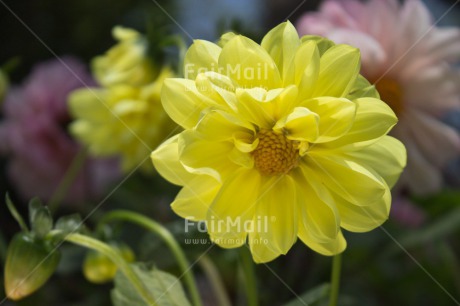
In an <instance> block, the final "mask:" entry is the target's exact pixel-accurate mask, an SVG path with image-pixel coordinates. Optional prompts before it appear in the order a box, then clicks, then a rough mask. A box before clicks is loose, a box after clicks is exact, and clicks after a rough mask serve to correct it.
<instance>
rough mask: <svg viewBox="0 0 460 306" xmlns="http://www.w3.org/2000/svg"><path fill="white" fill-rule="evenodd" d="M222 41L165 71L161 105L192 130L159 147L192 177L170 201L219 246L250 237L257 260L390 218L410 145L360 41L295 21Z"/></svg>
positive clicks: (325, 245) (160, 162) (160, 161)
mask: <svg viewBox="0 0 460 306" xmlns="http://www.w3.org/2000/svg"><path fill="white" fill-rule="evenodd" d="M220 44H221V46H222V47H220V46H218V45H216V44H213V43H211V42H208V41H202V40H196V41H195V42H194V43H193V45H192V46H191V47H190V48H189V50H188V52H187V54H186V57H185V67H184V68H185V69H184V72H185V76H186V78H185V79H181V78H174V79H166V80H165V82H164V87H163V90H162V94H161V99H162V103H163V106H164V108H165V110H166V112H167V113H168V114H169V116H171V118H172V119H173V120H174V121H175V122H176V123H178V124H179V125H181V126H182V127H183V128H184V129H185V130H184V131H183V132H182V133H180V134H179V135H176V136H174V137H172V138H170V139H169V140H168V141H166V142H165V143H163V144H162V145H161V146H160V147H159V148H158V149H156V150H155V151H154V152H153V153H152V155H151V156H152V160H153V163H154V165H155V167H156V169H157V170H158V172H159V173H160V174H162V175H163V176H164V177H165V178H166V179H167V180H169V181H170V182H172V183H174V184H177V185H181V186H183V188H182V190H181V191H180V192H179V194H178V195H177V197H176V199H175V201H174V202H173V203H172V208H173V210H174V211H175V212H176V213H177V214H179V215H180V216H182V217H184V218H187V219H190V220H195V221H205V222H206V226H207V230H208V233H209V235H210V237H211V239H212V240H213V241H214V242H215V243H217V244H219V245H220V246H222V247H226V248H233V247H239V246H241V245H243V244H244V243H246V240H247V241H248V243H249V246H250V249H251V252H252V254H253V258H254V260H255V261H256V262H267V261H270V260H273V259H274V258H276V257H277V256H279V255H280V254H286V253H287V252H288V250H289V249H290V248H291V246H292V245H293V244H294V242H295V241H296V239H297V237H299V238H300V240H302V241H303V242H304V243H305V244H306V245H307V246H309V247H310V248H312V249H313V250H315V251H316V252H319V253H321V254H324V255H334V254H337V253H340V252H342V251H343V250H344V249H345V248H346V241H345V239H344V237H343V235H342V231H341V228H344V229H346V230H349V231H353V232H366V231H369V230H372V229H373V228H375V227H377V226H379V225H380V224H382V223H383V222H384V221H385V220H386V219H387V217H388V213H389V210H390V203H391V194H390V191H389V188H390V187H392V186H393V185H394V184H395V182H396V180H397V179H398V177H399V175H400V173H401V171H402V169H403V167H404V166H405V163H406V151H405V148H404V146H403V145H402V144H401V143H400V142H399V141H398V140H396V139H394V138H392V137H390V136H387V133H388V132H389V130H390V129H391V128H392V127H393V126H394V125H395V124H396V122H397V118H396V116H395V114H394V113H393V111H392V110H391V108H390V107H389V106H387V105H386V104H385V103H384V102H382V101H381V100H380V99H379V96H378V93H377V92H376V91H375V89H374V87H373V86H371V85H370V84H369V82H367V81H366V80H365V79H364V78H363V77H362V76H360V75H359V68H360V64H359V63H360V54H359V51H358V49H356V48H353V47H350V46H348V45H335V44H333V43H332V42H331V41H329V40H327V39H323V38H320V37H316V36H304V37H302V38H300V39H299V36H298V34H297V32H296V30H295V28H294V27H293V26H292V24H291V23H289V22H285V23H283V24H281V25H279V26H277V27H276V28H274V29H273V30H271V31H270V32H269V33H268V34H267V35H266V36H265V37H264V39H263V40H262V43H261V45H259V44H257V43H255V42H254V41H252V40H250V39H248V38H246V37H244V36H240V35H226V36H225V37H224V39H222V40H221V41H220ZM187 225H190V223H189V222H188V223H187Z"/></svg>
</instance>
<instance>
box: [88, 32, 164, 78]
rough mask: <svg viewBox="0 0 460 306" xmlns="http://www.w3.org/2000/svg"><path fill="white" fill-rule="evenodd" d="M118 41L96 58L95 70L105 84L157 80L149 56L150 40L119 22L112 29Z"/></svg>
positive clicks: (94, 61)
mask: <svg viewBox="0 0 460 306" xmlns="http://www.w3.org/2000/svg"><path fill="white" fill-rule="evenodd" d="M112 34H113V37H114V38H115V39H116V40H118V44H116V45H115V46H113V47H112V48H111V49H109V50H108V51H107V52H106V54H104V55H101V56H97V57H95V58H94V59H93V62H92V70H93V73H94V76H95V77H96V80H97V81H98V82H99V84H101V85H102V86H112V85H117V84H124V85H133V86H142V85H147V84H149V83H151V82H153V81H154V77H155V74H156V70H155V69H154V65H153V64H152V62H151V60H150V59H149V58H148V57H147V56H146V53H147V48H148V43H147V40H146V38H145V37H144V36H142V35H141V34H140V33H138V32H136V31H135V30H132V29H128V28H123V27H120V26H117V27H115V28H114V29H113V31H112Z"/></svg>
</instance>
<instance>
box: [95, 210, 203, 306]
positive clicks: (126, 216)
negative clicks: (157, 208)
mask: <svg viewBox="0 0 460 306" xmlns="http://www.w3.org/2000/svg"><path fill="white" fill-rule="evenodd" d="M113 220H123V221H129V222H132V223H135V224H137V225H139V226H141V227H143V228H145V229H147V230H150V231H152V232H154V233H156V234H157V235H158V236H160V238H161V239H163V241H164V242H165V243H166V245H167V246H168V247H169V249H170V250H171V252H172V253H173V255H174V257H175V258H176V260H177V263H178V265H179V267H180V269H181V270H182V275H183V277H184V282H185V284H186V286H187V288H188V290H189V293H190V296H191V298H192V301H193V304H194V305H195V306H201V305H202V302H201V298H200V295H199V293H198V288H197V286H196V283H195V279H194V278H193V275H192V271H191V267H190V264H189V262H188V260H187V258H186V257H185V254H184V252H183V251H182V249H181V247H180V246H179V244H178V243H177V241H176V240H175V239H174V236H173V235H172V234H171V233H170V232H169V231H168V230H167V229H166V228H165V227H163V226H162V225H161V224H159V223H157V222H155V221H154V220H152V219H150V218H147V217H145V216H143V215H140V214H138V213H135V212H132V211H128V210H114V211H111V212H109V213H107V214H106V215H105V216H104V217H102V219H101V220H100V222H99V224H98V229H101V228H102V227H103V225H104V224H106V223H108V222H110V221H113Z"/></svg>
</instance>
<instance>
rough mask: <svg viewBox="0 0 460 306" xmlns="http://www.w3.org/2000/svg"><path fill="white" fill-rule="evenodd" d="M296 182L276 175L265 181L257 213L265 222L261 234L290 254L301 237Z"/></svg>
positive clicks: (275, 249)
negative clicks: (298, 228) (299, 235)
mask: <svg viewBox="0 0 460 306" xmlns="http://www.w3.org/2000/svg"><path fill="white" fill-rule="evenodd" d="M295 207H296V186H295V184H294V181H293V179H292V178H291V177H290V176H288V175H284V176H280V177H277V176H276V177H272V178H271V179H269V180H267V181H266V182H264V184H263V187H262V189H261V192H260V198H259V200H258V201H257V205H256V211H255V216H256V217H259V218H260V219H261V220H264V221H266V222H262V223H263V225H264V226H265V227H264V228H263V229H262V230H261V231H259V236H260V237H261V238H262V239H266V240H268V241H269V243H270V247H271V248H272V249H273V251H275V252H277V253H281V254H286V253H287V252H288V251H289V249H290V248H291V247H292V245H293V244H294V242H295V241H296V239H297V212H296V210H295Z"/></svg>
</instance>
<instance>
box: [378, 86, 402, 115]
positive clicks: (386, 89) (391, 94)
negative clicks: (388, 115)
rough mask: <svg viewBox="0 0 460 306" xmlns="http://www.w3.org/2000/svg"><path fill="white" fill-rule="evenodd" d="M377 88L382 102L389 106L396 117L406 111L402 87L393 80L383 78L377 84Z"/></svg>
mask: <svg viewBox="0 0 460 306" xmlns="http://www.w3.org/2000/svg"><path fill="white" fill-rule="evenodd" d="M375 87H376V88H377V90H378V92H379V93H380V98H381V99H382V101H383V102H385V103H386V104H388V105H389V106H390V107H391V109H392V110H393V111H394V112H395V113H396V115H399V114H401V113H402V111H403V110H404V104H403V91H402V88H401V85H399V83H398V82H397V81H395V80H393V79H388V78H383V79H381V80H380V81H378V82H377V83H375Z"/></svg>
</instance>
